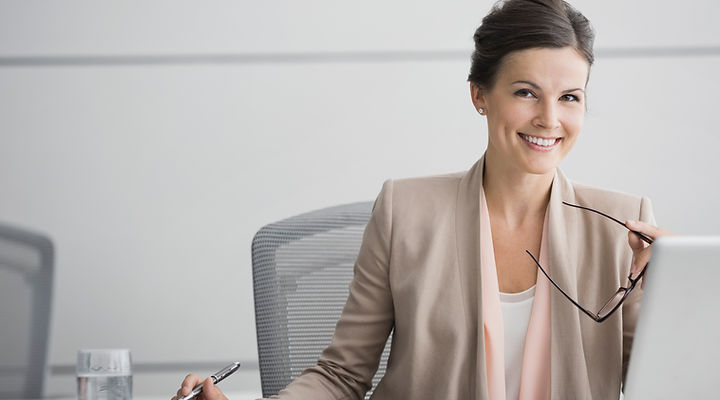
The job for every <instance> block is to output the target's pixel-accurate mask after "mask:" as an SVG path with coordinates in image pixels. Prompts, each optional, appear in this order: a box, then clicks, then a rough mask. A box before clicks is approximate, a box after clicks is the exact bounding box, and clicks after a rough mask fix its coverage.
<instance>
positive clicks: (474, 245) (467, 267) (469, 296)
mask: <svg viewBox="0 0 720 400" xmlns="http://www.w3.org/2000/svg"><path fill="white" fill-rule="evenodd" d="M484 165H485V156H484V155H483V157H481V158H480V160H478V162H476V163H475V165H473V167H472V168H470V170H468V172H467V173H466V174H465V175H464V176H463V177H462V179H461V180H460V187H459V188H458V197H457V208H456V212H455V227H456V228H455V229H456V238H457V252H458V269H459V271H458V272H459V276H460V282H461V289H462V295H463V300H464V301H463V306H464V307H465V309H464V315H465V323H466V325H467V328H468V330H469V331H470V332H472V333H474V334H475V337H476V338H477V340H475V341H474V346H475V357H474V363H472V362H471V363H470V364H469V365H468V367H470V371H468V373H469V374H471V375H470V379H469V381H470V388H469V392H470V393H471V395H473V397H474V398H475V399H478V400H486V399H488V390H487V376H486V371H485V349H484V343H485V337H484V333H483V329H480V328H481V327H482V326H483V317H482V307H480V299H481V292H480V288H481V287H482V285H481V283H482V282H481V281H480V188H481V187H482V176H483V168H484Z"/></svg>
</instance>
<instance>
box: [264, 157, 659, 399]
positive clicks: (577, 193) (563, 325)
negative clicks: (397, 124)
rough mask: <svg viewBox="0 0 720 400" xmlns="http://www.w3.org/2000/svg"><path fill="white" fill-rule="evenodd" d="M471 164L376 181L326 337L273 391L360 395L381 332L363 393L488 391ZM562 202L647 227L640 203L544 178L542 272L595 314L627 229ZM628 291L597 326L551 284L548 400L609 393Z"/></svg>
mask: <svg viewBox="0 0 720 400" xmlns="http://www.w3.org/2000/svg"><path fill="white" fill-rule="evenodd" d="M483 166H484V158H481V159H480V160H479V161H478V162H477V163H476V164H475V165H474V166H473V167H472V168H471V169H470V170H469V171H466V172H462V173H457V174H451V175H441V176H432V177H424V178H412V179H402V180H394V181H393V180H388V181H386V182H385V184H384V185H383V188H382V191H381V192H380V194H379V196H378V198H377V200H376V202H375V206H374V208H373V213H372V216H371V218H370V221H369V223H368V225H367V228H366V229H365V234H364V238H363V243H362V246H361V248H360V252H359V254H358V258H357V262H356V264H355V273H354V278H353V281H352V282H351V284H350V294H349V297H348V300H347V304H346V305H345V308H344V310H343V313H342V316H341V317H340V320H339V322H338V324H337V327H336V330H335V334H334V337H333V340H332V343H331V344H330V346H329V347H328V348H327V349H326V350H325V351H324V352H323V353H322V355H321V357H320V359H319V360H318V362H317V365H315V366H314V367H312V368H309V369H308V370H306V371H305V372H304V373H303V374H302V375H301V376H300V377H298V378H297V379H296V380H295V381H294V382H293V383H291V384H290V385H289V386H288V387H287V388H286V389H285V390H283V391H281V392H280V393H279V395H278V396H276V397H273V398H279V399H313V400H318V399H362V398H363V396H364V395H365V393H366V391H368V390H369V389H370V384H371V379H372V377H373V375H374V373H375V371H376V369H377V366H378V362H379V361H378V360H379V358H380V354H381V352H382V350H383V347H384V345H385V341H386V339H387V337H388V335H389V334H390V332H391V330H392V329H393V328H394V331H393V338H392V350H391V354H390V360H389V362H388V367H387V372H386V374H385V376H384V378H383V379H382V381H381V382H380V384H379V385H378V386H377V388H376V389H375V392H374V394H373V399H378V400H386V399H388V400H389V399H393V400H395V399H415V400H417V399H487V398H488V393H487V379H486V373H485V351H484V339H483V329H478V328H479V327H482V326H483V316H482V307H481V304H480V299H481V293H480V288H481V284H480V245H479V243H480V238H479V232H480V229H479V221H480V205H479V202H480V188H481V187H482V176H483ZM562 201H567V202H571V203H576V204H582V205H586V206H589V207H593V208H596V209H600V210H603V211H605V212H606V213H608V214H610V215H612V216H614V217H616V218H618V219H620V220H625V219H635V220H641V221H645V222H648V223H652V224H655V221H654V218H653V214H652V208H651V205H650V201H649V200H648V199H647V198H640V197H637V196H632V195H628V194H623V193H619V192H613V191H608V190H602V189H597V188H593V187H589V186H583V185H578V184H575V183H572V182H571V181H569V180H568V179H567V178H566V177H565V176H564V175H563V174H562V172H561V171H560V170H559V169H558V170H557V172H556V174H555V179H554V180H553V184H552V189H551V196H550V205H549V208H548V212H549V215H548V220H547V223H548V224H549V225H548V227H547V239H546V240H547V241H548V243H547V249H548V258H547V259H548V260H549V265H548V267H549V268H550V270H551V276H552V277H553V279H554V280H555V281H556V282H557V283H558V284H559V285H560V286H561V287H562V288H564V289H565V291H566V292H567V293H568V294H569V295H571V296H573V297H574V298H576V299H578V301H579V302H580V304H583V305H585V306H586V307H588V308H596V309H597V307H599V306H600V305H602V303H603V302H604V300H606V298H607V297H608V296H609V295H610V294H612V293H613V292H614V291H615V290H616V289H617V288H618V287H619V286H620V285H621V284H625V283H626V277H627V276H628V273H629V269H630V264H631V259H632V251H631V249H630V248H629V246H628V244H627V230H626V229H624V228H623V227H621V226H619V225H618V224H615V223H613V222H611V221H608V220H606V218H603V217H600V216H598V215H596V214H593V213H590V212H586V211H581V210H578V209H575V208H572V207H568V206H564V205H562V203H561V202H562ZM538 275H539V276H540V274H538ZM638 289H639V288H638ZM638 289H636V291H634V292H633V294H632V295H631V297H630V298H629V299H628V300H627V302H626V303H625V304H624V306H623V308H622V310H618V312H617V313H616V314H615V315H613V316H612V317H611V318H609V319H608V320H606V321H605V322H602V323H599V324H598V323H596V322H595V321H593V320H591V319H590V318H588V317H587V316H586V315H584V314H582V313H581V312H580V311H579V310H578V309H576V308H575V307H574V306H573V305H572V304H571V303H570V302H569V301H567V300H566V299H565V298H564V297H563V296H562V295H561V294H560V293H559V292H557V291H556V289H555V288H552V294H551V314H552V317H551V318H552V322H551V329H552V335H551V336H552V338H551V343H552V344H551V346H552V348H551V351H550V354H551V360H550V364H551V397H552V398H553V399H617V398H618V397H619V394H620V384H621V382H622V379H623V376H624V373H625V369H626V368H625V367H626V366H627V361H628V357H629V352H630V346H631V345H632V338H633V332H634V329H635V321H636V319H637V314H638V309H639V299H640V297H641V296H640V295H641V293H640V290H638ZM620 311H622V312H620Z"/></svg>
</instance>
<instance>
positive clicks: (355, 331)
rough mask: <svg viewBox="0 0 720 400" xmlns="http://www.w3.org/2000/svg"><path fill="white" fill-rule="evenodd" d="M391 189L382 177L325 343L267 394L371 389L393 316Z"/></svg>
mask: <svg viewBox="0 0 720 400" xmlns="http://www.w3.org/2000/svg"><path fill="white" fill-rule="evenodd" d="M392 189H393V182H392V180H388V181H386V182H385V183H384V184H383V188H382V190H381V192H380V194H379V195H378V197H377V199H376V200H375V204H374V206H373V211H372V214H371V217H370V220H369V222H368V224H367V226H366V228H365V233H364V234H363V240H362V244H361V245H360V251H359V253H358V257H357V261H356V262H355V266H354V273H353V279H352V281H351V283H350V287H349V296H348V299H347V302H346V303H345V307H344V309H343V312H342V314H341V316H340V320H339V321H338V323H337V326H336V327H335V333H334V335H333V338H332V342H331V343H330V346H328V347H327V348H326V349H325V350H324V351H323V353H322V355H321V356H320V358H319V360H318V362H317V364H316V365H315V366H313V367H311V368H308V369H307V370H305V371H304V372H303V373H302V374H301V375H300V376H299V377H298V378H297V379H295V380H294V381H293V382H292V383H290V385H288V386H287V388H285V389H283V390H281V391H280V393H278V394H277V395H276V396H272V397H271V398H272V399H282V400H291V399H313V400H323V399H327V400H331V399H332V400H340V399H358V400H359V399H362V398H364V396H365V393H366V392H367V391H368V390H370V388H371V385H372V378H373V376H374V375H375V372H376V371H377V368H378V364H379V363H380V356H381V354H382V351H383V349H384V348H385V342H386V341H387V338H388V335H389V334H390V331H391V330H392V327H393V321H394V311H393V302H392V295H391V292H390V283H389V280H388V276H389V275H388V267H389V264H390V248H391V246H390V245H391V243H390V242H391V237H392Z"/></svg>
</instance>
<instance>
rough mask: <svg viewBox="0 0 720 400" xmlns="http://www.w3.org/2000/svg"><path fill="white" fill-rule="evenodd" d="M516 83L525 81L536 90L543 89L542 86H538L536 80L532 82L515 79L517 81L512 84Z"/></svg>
mask: <svg viewBox="0 0 720 400" xmlns="http://www.w3.org/2000/svg"><path fill="white" fill-rule="evenodd" d="M516 83H524V84H526V85H530V86H532V87H533V88H534V89H536V90H542V89H540V86H538V85H537V84H536V83H535V82H530V81H515V82H513V83H512V85H514V84H516Z"/></svg>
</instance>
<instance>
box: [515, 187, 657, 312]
mask: <svg viewBox="0 0 720 400" xmlns="http://www.w3.org/2000/svg"><path fill="white" fill-rule="evenodd" d="M562 203H563V204H564V205H566V206H570V207H575V208H579V209H582V210H587V211H591V212H594V213H596V214H599V215H602V216H603V217H606V218H609V219H610V220H612V221H614V222H616V223H618V224H620V225H622V226H623V227H624V228H625V229H627V230H629V231H630V232H632V233H634V234H636V235H637V236H638V237H639V238H640V239H642V240H643V241H644V242H645V243H647V244H653V239H651V238H650V237H648V236H647V235H645V234H643V233H642V232H638V231H635V230H632V229H630V228H628V227H627V226H626V225H625V223H623V222H622V221H620V220H618V219H617V218H614V217H611V216H610V215H607V214H605V213H604V212H602V211H598V210H595V209H592V208H590V207H584V206H580V205H577V204H571V203H568V202H565V201H563V202H562ZM525 252H526V253H527V254H528V255H529V256H530V258H532V260H533V261H534V262H535V264H536V265H537V266H538V268H540V271H542V273H543V274H544V275H545V277H547V278H548V280H549V281H550V283H552V284H553V286H555V288H556V289H557V290H559V291H560V293H562V294H563V296H565V298H566V299H568V300H570V302H571V303H573V304H574V305H575V307H577V308H579V309H580V311H582V312H583V313H585V315H587V316H588V317H590V318H591V319H593V320H594V321H595V322H598V323H600V322H603V321H605V320H606V319H608V318H609V317H610V316H611V315H613V314H614V313H615V311H617V309H618V308H620V306H621V305H622V304H623V303H624V302H625V299H627V297H628V296H629V295H630V293H631V292H632V291H633V289H635V286H636V285H637V283H638V282H639V281H640V279H642V278H643V276H644V275H645V271H646V270H647V266H648V265H649V263H646V264H645V266H644V267H643V268H642V270H641V271H640V273H639V274H637V276H636V277H635V278H634V279H633V273H632V272H631V273H630V275H628V281H630V285H629V287H624V286H620V287H619V288H618V289H617V290H616V291H615V293H614V294H613V295H612V296H610V297H609V298H608V300H607V301H606V302H605V303H604V304H603V306H602V307H600V310H599V311H598V312H597V313H593V312H591V311H589V310H588V309H586V308H585V307H583V306H581V305H580V304H579V303H578V302H577V301H575V300H574V299H573V298H572V297H570V295H568V294H567V293H565V291H564V290H562V289H561V288H560V286H559V285H558V284H557V283H555V281H554V280H553V279H552V278H550V275H549V274H548V273H547V271H545V268H543V266H542V265H540V262H538V260H537V259H536V258H535V256H534V255H533V254H532V253H531V252H530V251H529V250H525ZM620 295H622V298H621V299H620V301H618V303H617V304H615V306H614V307H613V308H612V309H611V310H610V311H609V312H608V313H607V314H605V315H603V316H600V314H601V313H602V312H603V310H604V309H605V308H606V307H608V306H609V305H610V304H611V303H612V302H613V300H614V299H616V298H617V297H618V296H620Z"/></svg>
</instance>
